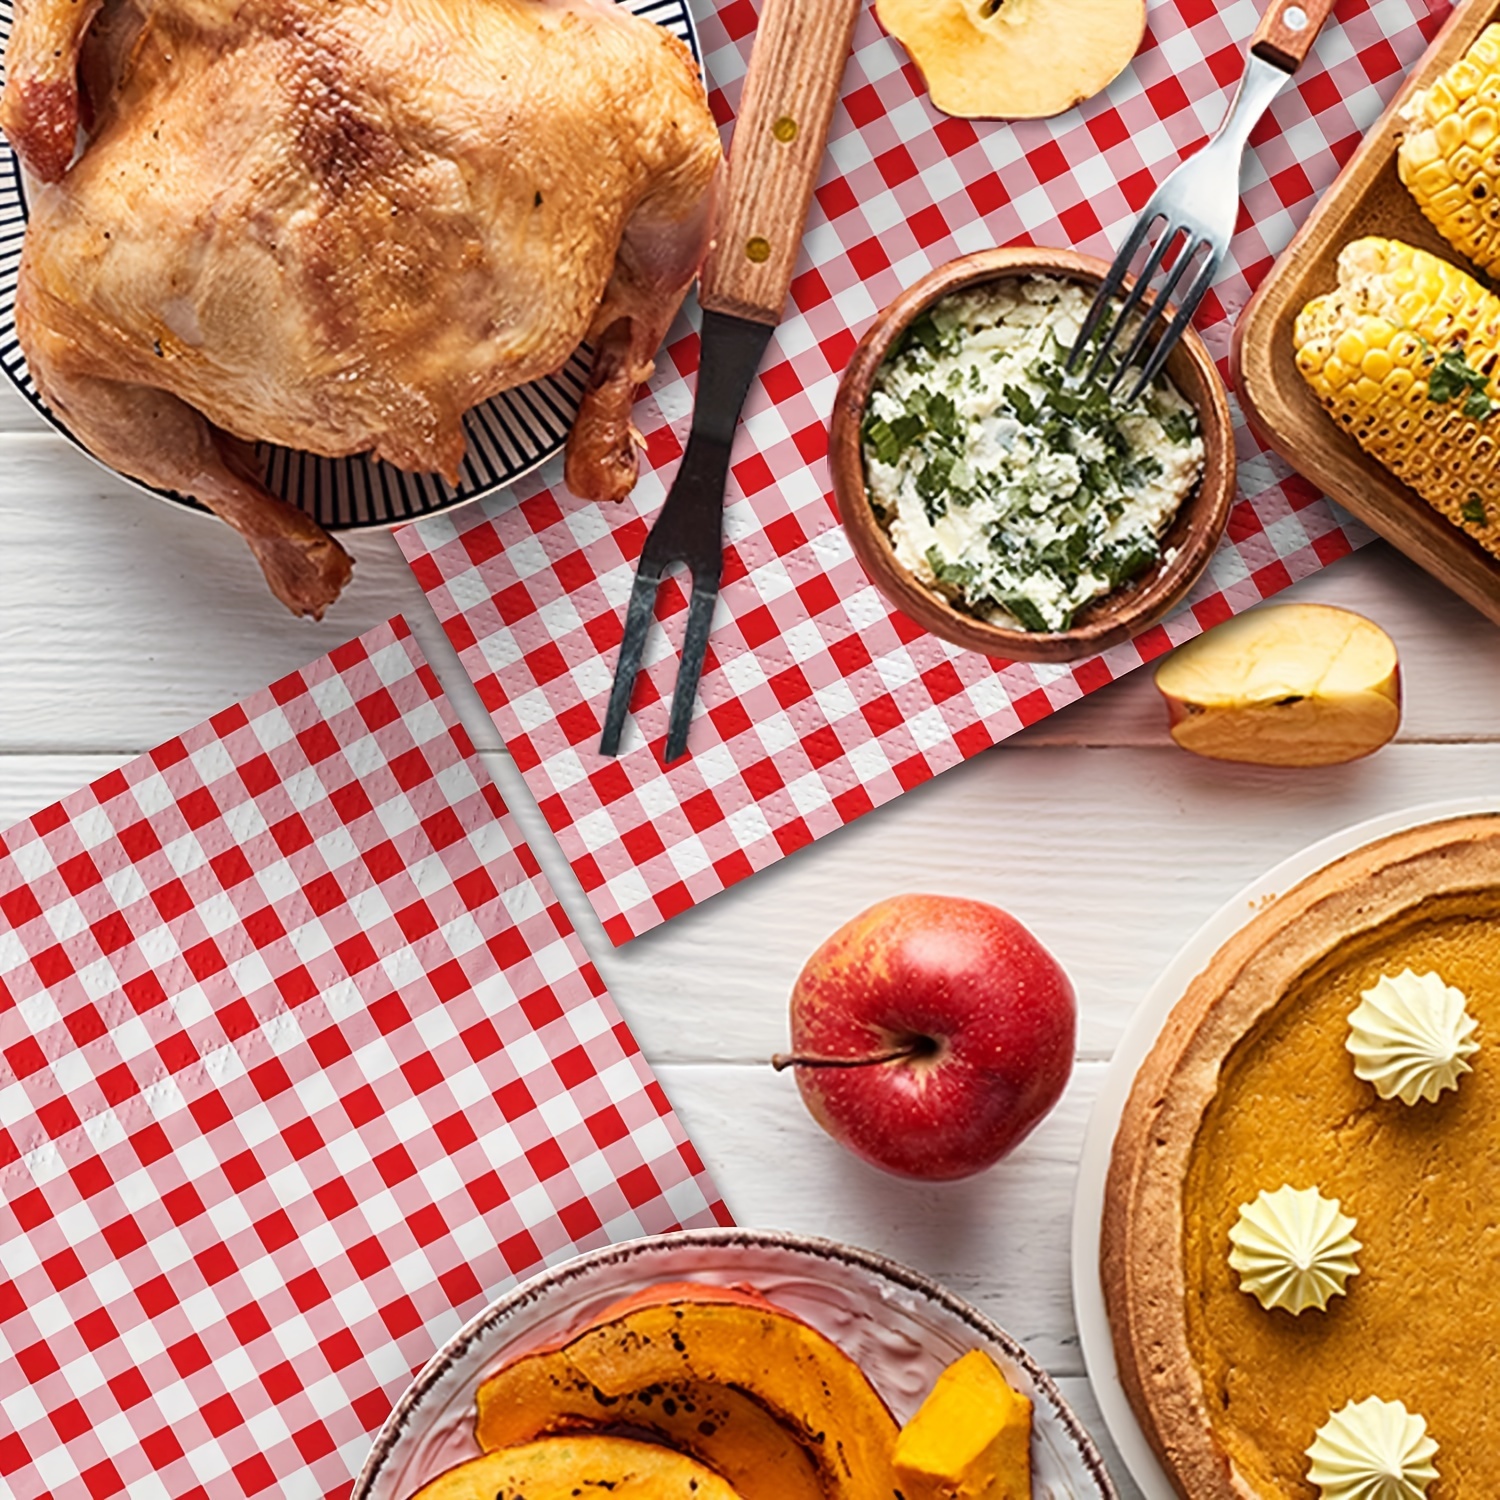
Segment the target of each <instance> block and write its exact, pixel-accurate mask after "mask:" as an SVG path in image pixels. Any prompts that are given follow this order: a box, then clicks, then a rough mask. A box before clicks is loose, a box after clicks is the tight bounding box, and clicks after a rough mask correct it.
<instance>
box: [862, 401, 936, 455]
mask: <svg viewBox="0 0 1500 1500" xmlns="http://www.w3.org/2000/svg"><path fill="white" fill-rule="evenodd" d="M921 435H922V419H921V417H917V416H913V415H911V413H909V412H908V413H904V414H903V415H901V416H899V417H893V418H892V419H891V420H890V421H889V422H887V421H886V420H885V419H884V418H883V417H868V416H867V417H866V418H865V430H864V439H865V442H866V443H868V444H869V445H870V451H871V452H872V453H874V455H875V457H876V459H877V460H878V461H879V462H880V463H883V464H894V463H895V462H896V461H897V460H898V459H899V458H900V457H901V455H902V454H903V453H904V452H906V450H907V449H908V448H910V447H911V445H912V444H913V443H914V442H916V440H917V439H918V438H919V437H921Z"/></svg>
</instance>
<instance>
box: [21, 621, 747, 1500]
mask: <svg viewBox="0 0 1500 1500" xmlns="http://www.w3.org/2000/svg"><path fill="white" fill-rule="evenodd" d="M724 1220H725V1215H724V1211H723V1209H722V1206H721V1205H720V1204H719V1203H718V1201H717V1195H716V1194H715V1192H714V1190H713V1187H712V1185H711V1184H710V1183H709V1181H708V1179H707V1177H706V1176H705V1175H704V1172H703V1168H702V1164H701V1163H700V1161H699V1159H698V1157H697V1155H696V1153H695V1152H694V1151H693V1148H692V1147H691V1145H690V1144H689V1143H688V1141H687V1140H686V1138H685V1136H684V1135H683V1132H682V1130H681V1128H680V1126H679V1125H678V1123H677V1121H676V1120H675V1118H674V1117H673V1115H672V1113H671V1110H670V1108H669V1106H668V1104H667V1102H666V1100H665V1098H664V1097H663V1095H662V1093H661V1090H660V1087H659V1086H658V1085H657V1084H656V1083H655V1082H654V1081H653V1079H652V1077H651V1075H650V1073H649V1072H648V1070H647V1069H646V1067H645V1065H644V1063H643V1062H642V1060H641V1058H640V1056H639V1054H638V1052H637V1050H636V1047H635V1044H634V1042H633V1040H632V1039H631V1037H630V1034H629V1032H628V1031H627V1030H626V1028H625V1025H624V1023H623V1022H622V1021H621V1019H620V1016H619V1014H618V1013H617V1012H616V1010H615V1008H614V1006H613V1004H612V1003H611V1001H610V999H609V997H608V995H607V994H606V993H605V991H604V987H603V985H602V984H601V983H600V981H599V978H598V975H597V974H596V973H595V971H594V970H593V968H592V967H591V966H590V965H589V963H588V961H587V959H586V957H585V955H584V953H583V950H582V948H581V946H580V945H579V943H578V941H577V939H576V937H575V936H574V935H573V933H572V931H571V930H570V928H569V925H568V922H567V919H566V917H565V916H564V915H563V912H562V910H561V909H560V907H559V906H558V905H557V902H556V901H555V899H554V897H553V895H552V892H551V891H550V890H549V888H548V886H547V883H546V881H545V879H544V878H543V877H542V875H541V874H540V872H539V870H538V868H537V864H536V861H535V860H534V859H533V857H532V855H531V852H530V850H528V849H527V847H526V846H525V844H524V843H522V841H521V839H520V837H519V835H518V834H517V832H516V829H515V827H514V825H513V823H512V822H511V820H510V817H509V815H508V814H507V813H506V811H505V809H504V807H503V806H502V805H501V802H500V799H499V797H498V795H497V794H496V792H495V789H494V787H493V786H492V785H491V784H490V782H489V780H488V778H487V777H486V775H485V773H484V771H483V769H482V767H480V765H479V764H478V762H477V761H476V760H475V759H474V758H473V756H472V754H471V752H470V749H469V746H468V743H467V740H466V738H465V736H464V734H463V731H462V730H461V729H460V728H459V727H458V726H457V725H456V723H455V722H454V719H453V717H452V715H451V713H450V711H449V710H448V708H447V706H446V704H445V703H444V701H443V699H442V698H441V696H440V695H439V692H438V687H437V683H436V680H435V679H434V677H433V676H432V673H431V670H430V669H429V668H428V667H427V666H426V665H425V664H424V663H423V662H422V660H421V658H420V656H419V654H418V651H417V648H416V646H415V643H414V642H413V641H412V640H411V639H410V636H409V633H408V630H407V628H406V625H405V622H404V621H401V620H396V621H393V622H392V623H391V624H389V625H387V626H384V627H382V628H380V629H378V630H375V631H372V632H371V633H369V634H367V635H365V636H363V637H361V638H360V639H359V640H356V641H352V642H350V643H349V644H348V645H346V646H343V647H340V648H339V649H338V650H337V651H335V652H333V653H332V655H330V656H327V657H324V658H323V660H321V661H319V662H316V663H314V664H313V665H312V666H310V667H308V668H307V669H306V670H305V671H303V672H299V673H297V674H296V675H295V676H292V677H288V678H287V679H285V680H284V681H282V682H279V683H277V684H276V685H275V686H274V687H272V688H269V689H267V690H266V691H265V692H262V693H258V694H256V695H255V696H254V697H252V698H249V699H247V700H246V701H245V702H243V703H241V704H239V705H237V706H236V707H234V708H231V709H229V710H227V711H226V712H224V713H222V714H219V715H217V716H216V717H215V718H214V719H212V720H210V721H209V722H208V723H207V724H202V725H200V726H199V727H198V728H197V729H194V730H192V731H190V732H189V733H187V734H185V735H183V736H181V737H180V738H178V739H175V740H172V741H171V742H170V743H168V744H166V745H163V746H162V747H161V748H160V749H158V750H156V751H153V752H152V753H151V754H150V755H147V756H143V757H142V758H141V759H139V760H137V761H134V762H132V763H131V764H130V765H127V766H125V767H124V768H123V769H122V770H119V771H116V772H114V773H112V774H111V775H109V776H106V777H104V778H103V779H102V780H101V781H98V782H96V783H95V784H94V785H93V786H91V787H88V788H87V789H85V790H84V791H81V792H78V793H76V794H74V795H73V796H71V797H68V798H66V799H65V800H64V801H62V802H60V803H58V804H57V805H56V806H55V807H51V808H48V809H47V810H46V811H45V812H42V813H38V814H37V815H36V816H35V817H34V818H32V819H30V820H29V821H28V822H25V823H22V824H20V825H19V826H18V827H16V828H13V829H11V830H10V831H9V832H6V833H4V834H3V835H0V1493H3V1494H5V1495H6V1496H9V1497H14V1500H39V1497H42V1496H52V1497H56V1500H75V1497H77V1500H83V1497H95V1500H102V1497H107V1496H111V1495H116V1494H128V1495H130V1496H131V1497H132V1500H155V1497H163V1500H167V1497H169V1500H189V1497H195V1500H226V1497H234V1496H240V1495H267V1496H273V1497H287V1500H321V1497H324V1496H341V1495H346V1494H347V1493H348V1491H349V1488H350V1484H351V1480H352V1476H353V1474H354V1473H355V1471H356V1470H357V1469H358V1467H359V1465H360V1463H361V1462H362V1460H363V1457H364V1454H365V1451H366V1449H367V1447H368V1443H369V1437H370V1434H371V1433H372V1431H373V1430H374V1429H375V1428H376V1427H378V1426H379V1424H380V1423H381V1422H382V1421H383V1420H384V1418H385V1416H386V1414H387V1413H388V1412H389V1410H390V1407H391V1404H392V1401H393V1399H394V1398H395V1397H396V1396H397V1395H399V1393H400V1391H401V1390H402V1388H403V1387H404V1386H405V1384H406V1382H407V1380H408V1379H409V1378H410V1377H411V1375H412V1373H413V1371H414V1370H416V1369H417V1368H418V1367H419V1366H421V1365H422V1364H423V1363H424V1362H425V1361H426V1360H427V1358H428V1357H429V1356H430V1355H431V1354H432V1352H433V1351H434V1349H435V1348H436V1347H437V1345H438V1344H439V1343H440V1342H441V1341H442V1340H444V1339H445V1338H446V1337H447V1336H448V1335H449V1334H451V1333H452V1332H453V1331H454V1330H455V1329H456V1328H457V1327H458V1326H459V1324H460V1323H461V1322H462V1320H463V1319H464V1318H465V1317H467V1316H468V1315H470V1314H472V1313H473V1312H475V1311H476V1310H477V1309H479V1308H480V1307H482V1306H483V1305H484V1304H485V1303H486V1302H487V1301H488V1300H490V1299H491V1298H492V1297H494V1296H495V1295H496V1294H497V1293H499V1292H501V1291H503V1290H505V1289H506V1288H507V1287H509V1286H511V1285H512V1284H513V1283H514V1282H515V1281H516V1279H517V1278H518V1277H520V1276H522V1275H524V1274H526V1273H527V1272H529V1271H531V1270H533V1269H535V1268H537V1267H539V1266H540V1265H542V1264H543V1263H544V1262H546V1261H549V1260H555V1259H558V1258H561V1257H564V1256H566V1255H568V1254H570V1253H572V1252H573V1251H574V1250H575V1249H583V1248H587V1247H589V1246H594V1245H599V1244H602V1243H605V1242H607V1241H610V1240H618V1239H626V1238H631V1237H634V1236H637V1235H641V1234H645V1233H651V1232H656V1231H660V1230H666V1229H670V1228H673V1227H675V1226H679V1225H693V1224H708V1223H714V1222H724Z"/></svg>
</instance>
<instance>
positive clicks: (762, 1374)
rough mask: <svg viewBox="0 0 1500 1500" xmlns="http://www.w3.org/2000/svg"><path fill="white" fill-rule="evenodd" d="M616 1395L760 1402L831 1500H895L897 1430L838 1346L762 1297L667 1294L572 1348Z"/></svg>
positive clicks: (633, 1306)
mask: <svg viewBox="0 0 1500 1500" xmlns="http://www.w3.org/2000/svg"><path fill="white" fill-rule="evenodd" d="M564 1349H565V1352H566V1354H567V1358H568V1361H569V1363H570V1364H571V1365H572V1367H573V1368H574V1369H575V1370H576V1371H577V1372H578V1373H579V1375H581V1376H582V1377H583V1378H584V1379H585V1380H587V1381H588V1382H589V1383H590V1384H591V1385H592V1386H593V1387H594V1388H595V1389H597V1390H598V1391H599V1392H600V1393H601V1394H602V1395H604V1396H606V1397H612V1396H613V1397H618V1396H625V1395H628V1394H629V1393H631V1392H639V1391H641V1390H644V1389H645V1388H647V1387H648V1386H651V1385H655V1384H662V1385H669V1384H672V1383H675V1382H680V1381H688V1382H691V1383H693V1384H695V1385H698V1386H700V1387H701V1386H723V1387H728V1388H729V1389H731V1390H734V1391H738V1392H740V1393H743V1394H744V1395H746V1396H749V1397H751V1398H752V1399H753V1400H754V1401H756V1402H758V1403H759V1404H760V1405H761V1406H762V1407H764V1408H765V1410H766V1411H767V1412H769V1413H770V1414H771V1415H772V1416H773V1417H775V1418H776V1419H777V1421H778V1422H780V1423H782V1424H783V1425H784V1426H785V1427H786V1428H787V1429H788V1430H789V1431H790V1433H791V1434H792V1436H793V1437H794V1438H796V1439H797V1441H798V1443H799V1444H800V1445H801V1446H802V1447H803V1449H804V1450H805V1451H806V1452H807V1453H808V1454H809V1455H810V1456H811V1458H812V1461H813V1464H814V1466H815V1468H816V1471H817V1476H818V1481H819V1484H820V1486H821V1489H822V1492H823V1495H824V1496H825V1497H826V1500H892V1497H893V1496H895V1495H896V1494H897V1493H898V1491H897V1486H896V1480H895V1475H894V1472H893V1471H892V1468H891V1456H892V1453H893V1451H894V1448H895V1444H896V1430H897V1429H896V1422H895V1419H894V1418H893V1417H892V1416H891V1414H890V1412H889V1410H887V1408H886V1405H885V1403H884V1402H883V1401H882V1400H881V1399H880V1396H879V1394H878V1393H877V1392H876V1390H875V1387H874V1386H872V1385H871V1384H870V1382H869V1380H868V1379H867V1378H866V1376H865V1373H864V1371H863V1370H861V1369H860V1367H859V1366H858V1365H857V1364H856V1363H855V1362H854V1360H852V1359H851V1358H850V1357H849V1356H848V1355H847V1354H845V1353H844V1352H843V1350H841V1349H840V1348H839V1347H838V1345H836V1344H834V1343H833V1342H831V1341H830V1340H829V1339H827V1338H825V1337H824V1336H823V1335H822V1334H821V1333H819V1332H818V1331H817V1329H815V1328H812V1327H810V1326H809V1325H808V1324H806V1323H804V1322H802V1321H801V1319H799V1318H795V1317H793V1316H792V1315H791V1314H790V1313H788V1312H785V1311H783V1310H782V1309H781V1308H779V1307H776V1306H774V1305H773V1304H772V1303H770V1302H767V1301H766V1300H765V1299H764V1298H762V1297H759V1296H755V1295H753V1294H750V1293H746V1292H740V1291H735V1290H729V1289H726V1288H723V1287H712V1286H696V1285H681V1284H677V1285H671V1286H661V1287H656V1288H654V1289H652V1290H650V1291H647V1292H645V1293H642V1294H639V1295H637V1296H635V1297H632V1298H630V1299H629V1300H628V1301H627V1302H625V1303H622V1304H620V1305H619V1306H617V1307H615V1308H612V1309H610V1310H609V1311H607V1312H606V1313H604V1314H603V1315H602V1316H601V1317H600V1318H599V1319H598V1320H597V1321H596V1322H595V1323H594V1324H593V1326H591V1327H590V1328H589V1329H587V1330H586V1331H585V1332H583V1333H581V1334H579V1335H578V1336H577V1337H576V1338H574V1339H572V1340H571V1341H570V1342H569V1343H567V1344H566V1345H565V1346H564Z"/></svg>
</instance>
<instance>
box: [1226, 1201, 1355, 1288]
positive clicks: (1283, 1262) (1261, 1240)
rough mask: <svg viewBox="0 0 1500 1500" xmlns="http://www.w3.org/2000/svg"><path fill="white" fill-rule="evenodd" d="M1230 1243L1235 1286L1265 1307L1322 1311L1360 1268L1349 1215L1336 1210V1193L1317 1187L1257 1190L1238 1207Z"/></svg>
mask: <svg viewBox="0 0 1500 1500" xmlns="http://www.w3.org/2000/svg"><path fill="white" fill-rule="evenodd" d="M1229 1242H1230V1245H1231V1247H1232V1248H1231V1249H1230V1252H1229V1264H1230V1265H1231V1266H1232V1267H1233V1268H1234V1269H1235V1270H1236V1271H1238V1272H1239V1274H1240V1290H1241V1291H1243V1292H1248V1293H1249V1294H1250V1295H1251V1296H1252V1297H1254V1298H1255V1299H1256V1300H1257V1301H1258V1302H1259V1303H1260V1305H1261V1306H1262V1307H1264V1308H1266V1309H1268V1310H1269V1309H1270V1308H1273V1307H1280V1308H1284V1309H1285V1310H1286V1311H1287V1312H1289V1313H1300V1312H1304V1311H1306V1310H1307V1309H1308V1308H1309V1307H1316V1308H1317V1309H1318V1311H1319V1312H1322V1311H1324V1310H1325V1309H1326V1308H1327V1306H1328V1299H1329V1298H1330V1297H1335V1296H1342V1295H1343V1294H1344V1292H1345V1290H1346V1287H1347V1283H1348V1281H1349V1278H1350V1277H1351V1276H1353V1275H1355V1274H1357V1272H1358V1271H1359V1266H1358V1264H1357V1263H1356V1261H1355V1256H1356V1254H1358V1252H1359V1250H1360V1243H1359V1241H1358V1240H1357V1239H1355V1238H1354V1220H1353V1219H1351V1218H1350V1217H1349V1216H1348V1214H1344V1213H1340V1212H1339V1200H1338V1199H1337V1198H1325V1197H1324V1196H1323V1195H1322V1194H1321V1193H1320V1192H1319V1191H1318V1190H1317V1188H1303V1189H1301V1190H1298V1189H1297V1188H1294V1187H1283V1188H1278V1189H1277V1191H1276V1192H1274V1193H1271V1192H1262V1193H1260V1194H1259V1196H1258V1197H1257V1198H1256V1199H1255V1201H1254V1202H1253V1203H1246V1204H1243V1205H1242V1206H1241V1208H1240V1216H1239V1218H1238V1219H1237V1220H1236V1221H1235V1224H1234V1227H1233V1228H1232V1229H1231V1230H1230V1231H1229Z"/></svg>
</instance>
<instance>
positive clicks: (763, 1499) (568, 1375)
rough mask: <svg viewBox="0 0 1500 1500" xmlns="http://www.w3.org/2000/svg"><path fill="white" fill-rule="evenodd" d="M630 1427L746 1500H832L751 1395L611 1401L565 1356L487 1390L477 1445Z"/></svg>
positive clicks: (627, 1395) (704, 1388) (674, 1390)
mask: <svg viewBox="0 0 1500 1500" xmlns="http://www.w3.org/2000/svg"><path fill="white" fill-rule="evenodd" d="M620 1428H628V1429H630V1430H631V1431H633V1432H638V1433H647V1434H649V1435H650V1436H651V1437H653V1438H656V1439H658V1440H659V1441H661V1442H663V1443H665V1444H667V1446H668V1447H671V1448H676V1449H678V1450H679V1451H680V1452H683V1453H686V1454H688V1455H690V1456H691V1457H693V1458H696V1459H697V1460H698V1461H699V1462H700V1463H705V1464H707V1465H708V1466H709V1468H711V1469H713V1470H715V1471H716V1472H718V1473H720V1474H722V1475H723V1476H724V1478H725V1479H727V1480H728V1481H729V1482H730V1484H732V1485H733V1486H734V1488H735V1489H736V1491H738V1493H739V1494H740V1495H741V1496H743V1497H744V1500H824V1495H823V1487H822V1485H821V1484H820V1483H819V1481H818V1471H817V1467H816V1465H814V1463H813V1461H812V1459H811V1458H810V1457H809V1456H808V1455H807V1453H806V1452H805V1451H804V1450H803V1448H802V1446H801V1444H800V1443H798V1442H797V1440H796V1439H795V1438H794V1437H793V1436H792V1434H791V1432H790V1431H789V1430H788V1429H787V1428H785V1427H783V1426H782V1425H781V1423H780V1422H778V1421H777V1420H776V1418H775V1417H773V1416H772V1415H771V1414H770V1412H768V1411H767V1410H766V1409H765V1408H764V1407H763V1406H761V1405H760V1404H759V1403H758V1402H756V1401H754V1400H752V1399H751V1398H750V1397H749V1396H745V1395H741V1393H740V1392H739V1391H736V1390H734V1389H732V1388H731V1387H729V1386H724V1385H708V1384H705V1383H703V1382H701V1381H695V1380H671V1381H657V1382H653V1383H652V1384H649V1385H646V1386H643V1387H642V1388H641V1389H640V1390H635V1391H626V1392H624V1393H623V1394H622V1395H619V1396H606V1395H605V1394H604V1392H603V1391H601V1390H599V1389H598V1388H597V1387H596V1386H595V1385H594V1383H593V1381H591V1380H589V1379H588V1377H587V1376H585V1375H582V1374H580V1373H579V1372H578V1371H577V1370H576V1369H575V1368H574V1367H573V1365H572V1363H571V1361H570V1360H569V1359H568V1354H567V1351H566V1350H565V1349H554V1350H551V1351H549V1352H545V1353H538V1354H531V1355H527V1356H525V1357H524V1358H522V1359H518V1360H517V1361H516V1362H515V1363H514V1364H511V1365H507V1366H506V1367H505V1368H504V1369H503V1370H501V1371H499V1372H498V1373H497V1374H495V1375H492V1376H491V1377H490V1378H489V1379H488V1380H486V1381H485V1382H484V1384H483V1385H481V1386H480V1387H479V1420H478V1422H477V1423H476V1425H475V1436H476V1437H477V1438H478V1440H479V1446H480V1447H481V1448H483V1449H485V1450H486V1451H487V1452H488V1451H489V1450H490V1449H492V1448H507V1447H511V1446H513V1445H514V1444H516V1443H526V1442H530V1441H532V1440H533V1439H534V1438H539V1437H545V1436H548V1435H550V1434H556V1433H563V1432H608V1431H611V1430H615V1429H620Z"/></svg>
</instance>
